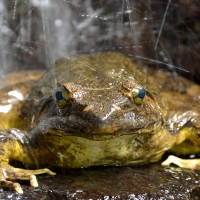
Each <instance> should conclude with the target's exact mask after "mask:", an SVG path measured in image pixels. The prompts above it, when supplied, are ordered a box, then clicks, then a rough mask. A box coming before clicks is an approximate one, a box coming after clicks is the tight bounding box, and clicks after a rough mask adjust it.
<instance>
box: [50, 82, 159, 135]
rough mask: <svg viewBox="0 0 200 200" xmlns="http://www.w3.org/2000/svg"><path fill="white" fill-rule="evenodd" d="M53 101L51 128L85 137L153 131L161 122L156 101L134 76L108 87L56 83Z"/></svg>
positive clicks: (99, 84)
mask: <svg viewBox="0 0 200 200" xmlns="http://www.w3.org/2000/svg"><path fill="white" fill-rule="evenodd" d="M105 82H106V81H105ZM53 101H54V103H55V108H56V110H57V114H56V117H52V118H51V120H52V123H51V124H53V125H52V126H53V127H52V128H53V130H55V129H56V130H58V129H59V130H60V131H61V132H65V133H70V134H75V135H77V134H78V135H82V136H83V135H84V137H90V136H92V137H93V136H94V135H95V137H98V138H99V137H100V138H101V137H103V136H106V135H113V136H114V134H115V136H116V135H118V134H125V133H126V134H129V133H133V132H134V133H146V132H151V133H152V131H154V130H155V128H157V127H160V125H161V123H162V117H161V109H160V107H159V106H158V104H157V102H155V100H154V98H153V96H152V95H151V94H150V93H149V92H148V91H146V90H145V89H144V88H143V87H142V86H140V85H139V84H138V83H137V82H136V81H135V80H129V81H125V82H123V83H120V82H118V81H116V82H112V84H110V85H109V84H108V85H107V87H106V83H104V84H103V83H102V84H101V83H98V84H91V85H90V87H88V85H87V86H85V85H84V86H83V85H80V84H75V83H73V82H67V83H64V84H62V85H59V86H58V88H57V90H56V91H55V94H54V97H53Z"/></svg>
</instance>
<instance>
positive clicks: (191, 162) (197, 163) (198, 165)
mask: <svg viewBox="0 0 200 200" xmlns="http://www.w3.org/2000/svg"><path fill="white" fill-rule="evenodd" d="M171 163H173V164H175V165H178V166H179V167H182V168H187V169H194V170H200V159H181V158H178V157H176V156H172V155H171V156H169V157H168V158H167V159H166V160H165V161H164V162H162V164H161V165H162V166H168V165H170V164H171Z"/></svg>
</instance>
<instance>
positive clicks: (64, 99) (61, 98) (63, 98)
mask: <svg viewBox="0 0 200 200" xmlns="http://www.w3.org/2000/svg"><path fill="white" fill-rule="evenodd" d="M56 101H57V104H58V107H59V108H65V106H66V105H67V104H68V102H69V92H68V91H67V90H66V89H65V88H64V87H63V86H61V87H59V88H58V90H57V92H56Z"/></svg>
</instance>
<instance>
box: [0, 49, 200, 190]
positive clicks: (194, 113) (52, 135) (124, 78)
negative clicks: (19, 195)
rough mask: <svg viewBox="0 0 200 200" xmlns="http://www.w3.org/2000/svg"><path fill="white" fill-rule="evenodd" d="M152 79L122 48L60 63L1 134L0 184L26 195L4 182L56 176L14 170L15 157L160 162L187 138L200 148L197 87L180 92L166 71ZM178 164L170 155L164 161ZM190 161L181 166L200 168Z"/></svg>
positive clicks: (54, 161) (46, 162) (76, 162)
mask: <svg viewBox="0 0 200 200" xmlns="http://www.w3.org/2000/svg"><path fill="white" fill-rule="evenodd" d="M154 76H155V77H151V76H150V75H148V74H147V72H146V71H145V70H144V69H139V68H138V67H137V66H136V65H135V64H134V63H132V62H131V61H130V59H129V58H127V57H125V56H123V55H122V54H119V53H110V52H107V53H100V54H95V55H90V56H89V55H82V56H81V55H79V56H75V57H70V58H67V59H61V60H59V61H57V62H56V64H55V67H54V68H53V69H52V70H51V71H49V72H47V73H46V74H45V75H44V76H43V77H42V78H41V79H39V80H38V81H37V82H36V84H35V85H34V87H33V89H32V90H31V92H30V93H29V95H28V97H27V98H26V101H25V102H24V104H23V105H22V107H21V109H20V112H19V117H18V119H17V120H16V124H15V126H14V127H10V129H7V130H2V131H1V143H0V168H1V171H0V180H1V184H2V185H3V186H7V187H14V188H15V189H16V190H17V191H18V192H22V190H21V188H20V186H19V185H18V184H16V183H14V184H13V183H12V182H9V181H7V179H14V178H17V179H30V180H31V184H32V185H33V186H36V185H37V181H36V180H35V176H34V175H33V174H39V173H46V172H47V173H50V174H53V172H51V171H49V170H47V169H41V170H23V169H18V170H17V171H15V172H13V171H14V170H15V168H13V167H11V166H10V165H9V164H8V162H9V160H11V159H15V160H19V161H22V162H24V163H26V164H28V165H37V166H38V167H41V166H63V167H72V168H75V167H87V166H94V165H132V164H145V163H149V162H156V161H158V160H159V159H160V158H161V156H162V155H163V153H164V152H165V151H167V150H169V149H172V148H174V147H175V146H177V145H179V144H181V143H182V142H183V141H185V140H186V141H190V142H187V144H189V145H190V146H189V148H190V151H188V153H191V152H192V153H193V152H194V153H196V152H198V151H200V138H199V134H200V108H199V101H200V99H199V94H200V87H199V86H198V85H194V84H192V83H191V82H189V81H186V86H185V87H184V89H183V90H182V93H178V92H177V91H176V90H174V91H173V90H172V91H171V88H170V87H166V86H169V83H167V82H166V80H167V79H166V78H164V79H163V77H162V74H161V75H160V74H155V75H154ZM163 80H165V82H164V81H163ZM184 81H185V80H184ZM166 83H167V84H166ZM165 84H166V85H165ZM138 85H141V86H142V87H143V88H145V90H146V96H145V98H144V101H143V97H142V99H139V102H138V101H136V98H137V95H136V96H135V93H134V96H133V91H135V88H137V87H138ZM162 85H165V86H164V87H163V86H162ZM142 87H139V90H136V91H140V90H142ZM168 88H169V89H168ZM163 97H164V98H163ZM140 100H141V101H140ZM15 128H16V129H15ZM22 130H25V131H26V132H24V131H22ZM191 143H192V145H191ZM193 144H194V145H193ZM193 146H195V148H193ZM179 149H180V148H179ZM175 150H177V149H175ZM176 161H177V159H174V158H172V157H170V160H168V161H166V163H165V164H169V163H170V162H176ZM179 161H180V160H178V162H179ZM193 162H194V161H193ZM195 162H196V161H195ZM185 163H186V165H181V166H182V167H189V168H194V169H197V168H199V169H200V167H199V166H198V165H200V161H197V163H196V164H194V165H192V166H191V165H190V164H191V162H185ZM176 164H179V163H176Z"/></svg>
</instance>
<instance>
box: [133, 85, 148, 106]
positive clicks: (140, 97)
mask: <svg viewBox="0 0 200 200" xmlns="http://www.w3.org/2000/svg"><path fill="white" fill-rule="evenodd" d="M131 92H132V96H133V100H134V102H135V103H136V104H138V105H140V104H142V103H143V101H144V99H145V96H146V91H145V89H144V88H143V87H142V86H140V85H136V86H135V87H134V88H133V90H132V91H131Z"/></svg>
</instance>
